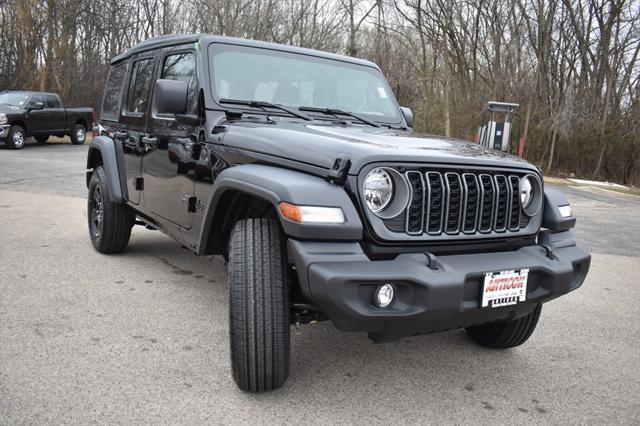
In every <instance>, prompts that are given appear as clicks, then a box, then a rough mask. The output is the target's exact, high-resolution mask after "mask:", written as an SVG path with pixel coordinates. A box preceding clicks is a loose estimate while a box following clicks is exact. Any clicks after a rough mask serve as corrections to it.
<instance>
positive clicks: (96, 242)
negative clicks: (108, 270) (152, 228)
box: [87, 166, 135, 253]
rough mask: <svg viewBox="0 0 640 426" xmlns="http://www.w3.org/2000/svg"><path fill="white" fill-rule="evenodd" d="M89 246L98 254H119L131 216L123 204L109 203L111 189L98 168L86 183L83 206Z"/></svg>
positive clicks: (128, 232) (129, 233)
mask: <svg viewBox="0 0 640 426" xmlns="http://www.w3.org/2000/svg"><path fill="white" fill-rule="evenodd" d="M87 217H88V219H89V235H90V237H91V244H93V247H95V249H96V250H98V251H99V252H100V253H119V252H121V251H123V250H124V249H125V248H126V247H127V244H128V243H129V237H130V236H131V228H132V227H133V223H134V221H135V217H134V215H133V214H131V212H130V211H129V209H128V208H127V206H126V205H125V204H123V203H116V202H113V201H111V188H110V187H109V182H108V181H107V175H106V174H105V172H104V169H103V168H102V166H100V167H96V169H95V170H94V171H93V174H92V175H91V181H90V182H89V199H88V203H87Z"/></svg>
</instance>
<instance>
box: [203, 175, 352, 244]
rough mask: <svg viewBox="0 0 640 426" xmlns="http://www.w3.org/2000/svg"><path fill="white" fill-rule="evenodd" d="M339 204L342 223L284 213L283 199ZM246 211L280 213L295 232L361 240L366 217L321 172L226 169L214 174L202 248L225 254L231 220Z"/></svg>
mask: <svg viewBox="0 0 640 426" xmlns="http://www.w3.org/2000/svg"><path fill="white" fill-rule="evenodd" d="M282 201H284V202H288V203H292V204H297V205H310V206H325V207H340V208H341V209H342V211H343V213H344V216H345V218H346V221H345V223H343V224H301V223H297V222H293V221H290V220H288V219H285V218H284V217H283V216H282V215H281V214H280V212H279V209H278V205H279V204H280V202H282ZM248 217H266V218H277V220H278V222H279V223H280V225H281V228H282V230H283V232H284V233H285V234H286V235H287V236H290V237H293V238H306V239H308V238H313V239H318V240H352V241H353V240H360V239H362V235H363V227H362V221H361V219H360V216H359V215H358V212H357V210H356V208H355V206H354V205H353V202H352V201H351V199H350V198H349V196H348V194H347V193H346V191H345V190H344V188H343V187H341V186H338V185H334V184H331V183H329V182H328V181H327V180H325V179H322V178H320V177H318V176H312V175H309V174H306V173H302V172H298V171H294V170H289V169H283V168H278V167H274V166H267V165H260V164H244V165H240V166H234V167H231V168H228V169H226V170H225V171H223V172H222V173H220V175H218V177H217V178H216V180H215V182H214V185H213V190H212V191H211V195H210V197H209V200H208V202H207V207H206V210H205V214H204V223H203V226H202V227H201V231H200V236H199V239H198V253H199V254H201V255H207V254H222V253H224V250H226V246H227V243H228V238H229V233H230V231H231V227H233V224H234V223H235V222H236V221H237V220H240V219H245V218H248Z"/></svg>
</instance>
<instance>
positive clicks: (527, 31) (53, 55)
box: [0, 0, 640, 186]
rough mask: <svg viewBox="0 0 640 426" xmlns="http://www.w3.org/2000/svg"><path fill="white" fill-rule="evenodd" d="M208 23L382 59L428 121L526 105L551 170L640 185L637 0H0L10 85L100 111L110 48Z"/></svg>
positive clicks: (439, 129) (469, 118) (435, 127)
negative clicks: (502, 104)
mask: <svg viewBox="0 0 640 426" xmlns="http://www.w3.org/2000/svg"><path fill="white" fill-rule="evenodd" d="M200 32H202V33H214V34H222V35H228V36H236V37H244V38H251V39H257V40H267V41H273V42H277V43H285V44H292V45H297V46H303V47H309V48H313V49H321V50H326V51H331V52H337V53H341V54H346V55H351V56H358V57H362V58H366V59H370V60H372V61H375V62H376V63H377V64H379V65H380V67H381V68H382V70H383V71H384V73H385V75H386V77H387V79H388V80H389V83H390V85H391V87H392V88H393V90H394V92H395V94H396V96H397V98H398V101H399V102H400V104H401V105H405V106H409V107H411V108H412V109H413V111H414V115H415V128H416V130H418V131H424V132H428V133H434V134H441V135H446V136H452V137H461V138H465V139H473V137H474V134H475V133H476V129H477V127H478V126H479V124H480V119H481V111H482V109H483V107H484V105H485V104H486V102H487V101H489V100H496V101H507V102H517V103H519V104H520V105H521V108H520V112H521V114H522V128H523V135H524V136H525V137H526V151H525V156H526V158H527V159H528V160H530V161H532V162H534V163H536V164H538V165H539V166H540V167H541V169H542V170H543V171H544V172H547V173H555V174H563V173H564V174H571V173H575V174H576V175H577V176H582V177H587V178H592V177H593V178H599V179H607V180H611V181H616V182H620V183H626V184H633V185H636V186H637V185H640V84H639V80H640V58H639V50H640V1H638V0H610V1H604V0H458V1H453V0H430V1H426V0H333V1H332V0H325V1H322V0H140V1H134V0H97V1H96V0H0V90H8V89H28V90H50V91H56V92H59V93H60V94H61V96H62V97H63V99H64V100H65V101H66V102H67V104H69V105H72V106H73V105H78V106H80V105H83V106H87V105H89V106H93V108H95V109H96V110H98V109H99V104H100V100H101V98H102V89H103V85H104V81H105V76H106V71H107V64H108V62H109V60H110V58H112V57H113V56H115V55H116V54H118V53H120V52H122V51H123V50H125V49H127V48H128V47H130V46H132V45H134V44H135V43H137V42H138V41H141V40H144V39H147V38H149V37H153V36H156V35H160V34H172V33H200Z"/></svg>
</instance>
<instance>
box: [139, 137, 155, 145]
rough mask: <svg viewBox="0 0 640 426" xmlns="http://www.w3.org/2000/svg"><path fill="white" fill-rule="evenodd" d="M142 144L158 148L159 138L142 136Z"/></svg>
mask: <svg viewBox="0 0 640 426" xmlns="http://www.w3.org/2000/svg"><path fill="white" fill-rule="evenodd" d="M140 142H142V144H143V145H151V146H156V145H158V138H152V137H149V136H142V137H141V138H140Z"/></svg>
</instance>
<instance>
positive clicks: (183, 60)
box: [161, 52, 198, 113]
mask: <svg viewBox="0 0 640 426" xmlns="http://www.w3.org/2000/svg"><path fill="white" fill-rule="evenodd" d="M161 78H163V79H165V80H181V81H184V82H185V83H187V88H188V89H189V91H188V95H187V113H193V112H195V111H196V102H197V98H198V97H197V80H196V56H195V54H194V53H193V52H183V53H176V54H173V55H168V56H167V57H166V58H165V59H164V62H163V63H162V77H161Z"/></svg>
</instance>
